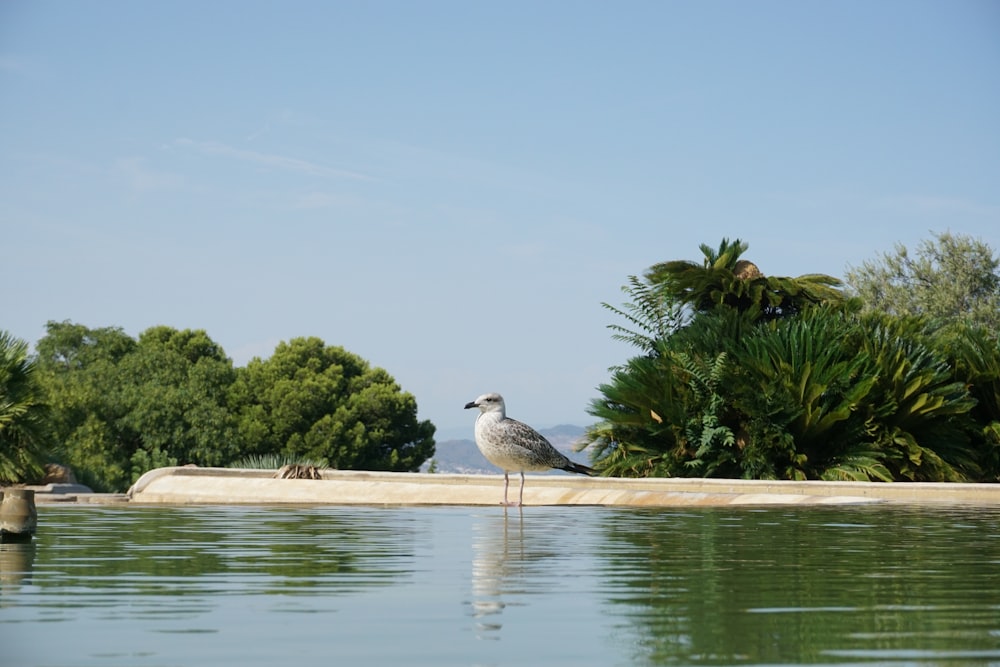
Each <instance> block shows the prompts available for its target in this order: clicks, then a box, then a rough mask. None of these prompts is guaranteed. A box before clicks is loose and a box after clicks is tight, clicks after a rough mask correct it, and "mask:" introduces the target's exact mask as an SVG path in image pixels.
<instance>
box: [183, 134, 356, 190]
mask: <svg viewBox="0 0 1000 667" xmlns="http://www.w3.org/2000/svg"><path fill="white" fill-rule="evenodd" d="M173 145H174V146H177V147H180V148H184V149H187V150H193V151H195V152H198V153H201V154H202V155H208V156H211V157H224V158H230V159H233V160H239V161H241V162H248V163H251V164H258V165H262V166H265V167H269V168H271V169H278V170H281V171H295V172H299V173H303V174H309V175H310V176H321V177H324V178H349V179H354V180H363V181H366V180H371V177H370V176H368V175H367V174H362V173H360V172H356V171H348V170H345V169H334V168H332V167H327V166H326V165H322V164H317V163H315V162H310V161H308V160H301V159H299V158H294V157H288V156H286V155H275V154H272V153H260V152H258V151H251V150H247V149H245V148H236V147H235V146H229V145H227V144H224V143H221V142H218V141H194V140H192V139H183V138H182V139H177V140H175V141H174V143H173Z"/></svg>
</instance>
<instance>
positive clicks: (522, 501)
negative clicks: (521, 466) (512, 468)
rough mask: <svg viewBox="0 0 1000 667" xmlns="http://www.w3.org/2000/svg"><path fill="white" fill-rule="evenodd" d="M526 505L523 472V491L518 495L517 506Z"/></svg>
mask: <svg viewBox="0 0 1000 667" xmlns="http://www.w3.org/2000/svg"><path fill="white" fill-rule="evenodd" d="M523 504H524V471H523V470H522V471H521V490H520V492H519V493H518V494H517V506H518V507H520V506H521V505H523Z"/></svg>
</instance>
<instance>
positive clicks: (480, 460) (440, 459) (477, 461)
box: [420, 424, 589, 475]
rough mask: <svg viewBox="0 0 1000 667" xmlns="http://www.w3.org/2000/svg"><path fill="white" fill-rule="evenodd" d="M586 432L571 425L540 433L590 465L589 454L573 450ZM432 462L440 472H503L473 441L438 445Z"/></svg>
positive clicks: (571, 455) (464, 440) (428, 463)
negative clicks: (480, 451)
mask: <svg viewBox="0 0 1000 667" xmlns="http://www.w3.org/2000/svg"><path fill="white" fill-rule="evenodd" d="M586 431H587V430H586V429H585V428H583V427H582V426H573V425H572V424H560V425H559V426H553V427H552V428H546V429H539V430H538V432H539V433H541V434H542V435H544V436H545V437H546V438H547V439H548V441H549V442H551V443H552V446H553V447H555V448H556V449H558V450H559V451H560V452H562V453H563V454H565V455H566V456H568V457H569V458H571V459H573V460H574V461H579V462H580V463H589V461H588V459H587V454H586V452H577V451H574V447H575V445H576V444H577V443H578V442H579V441H580V439H581V438H583V436H584V434H585V433H586ZM431 460H433V461H434V464H435V466H436V469H437V472H441V473H459V474H488V475H496V474H498V473H499V472H500V470H499V469H498V468H497V467H496V466H494V465H493V464H491V463H490V462H489V461H487V460H486V459H485V458H484V457H483V455H482V454H480V453H479V448H478V447H476V441H475V440H473V439H471V438H463V439H459V440H445V441H443V442H438V443H437V444H436V447H435V451H434V457H433V458H432V459H431ZM429 467H430V461H428V462H426V463H424V465H423V466H422V467H421V468H420V470H421V471H422V472H427V469H428V468H429Z"/></svg>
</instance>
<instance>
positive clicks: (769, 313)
mask: <svg viewBox="0 0 1000 667" xmlns="http://www.w3.org/2000/svg"><path fill="white" fill-rule="evenodd" d="M749 247H750V246H749V244H747V243H746V242H744V241H741V240H740V239H736V240H735V241H730V240H729V239H722V243H720V244H719V247H718V249H714V248H712V247H710V246H708V245H706V244H702V245H701V246H700V248H701V252H702V254H703V255H704V259H703V261H702V264H701V265H698V264H697V263H696V262H692V261H688V260H674V261H669V262H661V263H659V264H654V265H653V266H652V267H651V268H650V269H649V270H648V271H647V272H646V280H648V281H649V282H650V283H651V284H652V285H656V286H658V287H659V288H660V290H662V291H663V292H664V295H665V297H666V298H667V299H668V300H670V301H674V302H677V303H680V304H683V305H685V306H687V307H689V308H691V309H693V310H694V311H695V312H698V313H705V312H709V311H711V310H713V309H715V308H717V307H719V306H728V307H730V308H735V309H736V310H738V311H739V312H749V313H751V314H752V315H754V316H755V318H760V319H763V320H765V321H767V320H774V319H778V318H782V317H788V316H791V315H795V314H797V313H799V312H801V311H802V310H803V309H804V308H806V307H808V306H811V305H815V304H819V303H831V302H833V303H839V302H843V301H844V300H845V296H844V293H843V292H842V291H841V290H839V289H837V288H839V287H840V285H841V284H842V283H841V282H840V281H839V280H838V279H836V278H834V277H833V276H828V275H825V274H822V273H810V274H806V275H802V276H799V277H797V278H788V277H774V276H772V277H768V276H765V275H764V274H763V273H761V271H760V269H758V268H757V265H756V264H754V263H753V262H750V261H748V260H745V259H741V257H742V255H743V253H744V252H746V251H747V249H748V248H749Z"/></svg>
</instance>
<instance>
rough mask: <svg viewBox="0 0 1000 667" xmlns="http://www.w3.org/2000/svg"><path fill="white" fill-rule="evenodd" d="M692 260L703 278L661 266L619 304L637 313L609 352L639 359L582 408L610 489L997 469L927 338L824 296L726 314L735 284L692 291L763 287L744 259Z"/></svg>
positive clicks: (952, 475)
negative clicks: (625, 348) (623, 482)
mask: <svg viewBox="0 0 1000 667" xmlns="http://www.w3.org/2000/svg"><path fill="white" fill-rule="evenodd" d="M702 250H703V252H705V255H706V266H705V267H696V268H697V271H695V270H694V269H692V268H691V266H690V265H686V268H685V267H682V266H681V264H682V263H666V264H662V265H657V266H658V267H659V268H657V267H654V270H651V272H650V274H647V278H646V283H645V284H641V285H640V284H638V283H636V282H633V284H632V286H631V288H628V289H627V290H626V291H628V292H629V293H630V294H633V295H637V296H638V297H639V298H640V299H642V300H643V303H636V304H633V305H632V306H631V307H625V308H623V309H612V310H613V311H614V312H616V313H618V314H620V315H622V314H624V315H627V317H626V319H627V320H628V323H629V325H630V328H626V327H618V326H615V327H612V328H613V329H614V330H615V331H616V336H617V337H618V338H619V339H621V340H626V341H628V342H630V343H632V344H633V345H636V346H637V347H638V348H639V349H640V350H641V351H642V355H641V356H638V357H635V358H633V359H630V360H629V362H628V363H626V364H624V365H622V366H619V367H617V368H615V369H613V371H614V372H613V376H612V379H611V381H610V382H609V383H608V384H606V385H603V386H602V387H600V391H601V393H602V394H603V398H601V399H598V400H595V401H593V403H592V405H591V414H593V415H594V416H596V417H598V418H599V420H600V422H599V423H598V424H597V425H596V426H595V427H593V428H592V429H591V430H590V432H589V436H588V443H589V444H592V445H594V447H593V449H592V451H593V452H594V455H593V457H594V464H595V466H597V467H598V468H600V469H602V470H603V471H604V472H605V474H612V475H630V476H719V477H743V478H756V479H827V480H875V481H891V480H938V481H957V480H965V479H977V478H980V476H981V472H980V470H981V469H984V468H985V469H989V465H985V466H984V465H983V461H984V460H986V461H987V463H989V461H992V463H991V464H990V465H992V466H993V468H992V469H994V470H996V469H997V468H998V467H1000V466H998V465H997V459H998V458H1000V457H998V456H996V453H997V450H995V449H994V450H991V451H992V454H993V455H994V457H993V459H989V457H988V456H983V455H979V454H977V453H976V452H975V450H974V449H970V446H969V443H970V438H969V436H970V434H972V433H974V432H975V429H974V428H973V424H974V422H973V420H972V419H971V417H970V410H971V409H972V408H973V406H974V405H975V404H976V401H975V399H974V398H973V397H972V396H971V395H970V393H969V391H968V388H967V386H966V384H965V383H963V382H962V381H959V380H957V379H956V377H955V374H954V369H953V368H952V367H951V366H950V365H949V364H948V363H947V361H946V359H945V355H944V354H943V353H942V352H941V350H940V349H938V348H937V347H936V346H935V344H934V343H935V341H938V340H939V338H938V337H937V333H936V331H935V330H934V329H933V328H932V327H931V326H930V325H929V324H927V323H926V322H923V321H921V320H902V319H899V318H891V317H877V316H874V315H867V316H863V317H862V316H859V315H858V314H857V312H856V311H855V310H854V306H853V304H850V303H848V302H846V301H845V300H844V299H843V298H841V296H840V295H839V292H838V293H837V295H836V296H835V298H830V299H827V300H823V299H822V298H821V295H822V294H823V289H819V290H810V289H802V290H799V291H797V292H795V293H794V294H793V293H792V292H791V291H788V292H787V294H786V295H790V296H795V295H798V297H801V296H802V295H803V294H808V295H809V296H808V298H804V299H799V300H797V301H794V302H793V305H792V306H791V307H789V306H788V305H787V303H786V302H780V301H779V302H772V301H770V300H769V297H768V295H769V294H771V295H773V294H775V293H776V291H775V290H773V289H771V288H773V287H774V286H775V285H777V284H778V283H776V282H770V283H767V284H766V285H763V284H762V285H763V287H762V289H761V290H760V291H759V292H753V291H752V290H751V291H747V290H746V289H745V286H739V285H737V287H738V288H739V290H743V291H738V290H737V292H738V293H735V296H733V298H729V296H727V295H730V296H732V295H733V294H734V292H727V287H726V285H728V284H730V283H729V282H725V281H723V282H716V283H712V286H711V287H710V288H708V289H704V288H705V285H707V284H709V283H711V281H710V280H709V281H708V282H706V283H704V284H702V285H701V287H697V285H696V284H695V281H694V277H695V276H696V275H701V276H702V277H705V276H708V277H709V278H712V279H713V280H714V279H715V278H720V277H722V278H725V279H726V281H728V280H729V278H730V276H732V278H733V280H735V281H736V282H737V283H738V282H739V281H741V280H743V281H749V282H753V281H755V280H763V277H761V276H757V277H747V278H737V277H736V274H737V273H738V271H733V269H734V268H735V262H737V261H740V260H738V257H739V255H740V253H742V251H743V250H745V244H742V243H740V242H736V243H735V244H729V243H728V242H726V241H723V244H722V245H721V246H720V249H719V251H718V252H714V251H712V250H711V249H708V248H706V247H705V246H703V247H702ZM670 266H672V267H674V268H676V269H682V268H683V271H680V270H678V271H674V272H671V271H673V269H671V268H670ZM657 272H658V273H657ZM698 272H701V273H700V274H699V273H698ZM725 272H728V274H726V273H725ZM654 274H655V275H656V276H658V278H654ZM665 276H666V277H665ZM713 276H714V278H713ZM689 278H690V279H691V280H690V281H689ZM654 279H660V280H662V282H660V283H654V282H653V281H654ZM776 280H781V281H795V280H798V279H776ZM685 281H688V282H685ZM806 282H808V281H806ZM732 284H733V285H736V283H732ZM818 284H819V285H821V286H825V287H830V286H831V284H832V283H830V282H829V281H826V280H821V281H819V283H818ZM684 285H687V286H688V287H690V289H688V288H684V289H681V288H682V287H683V286H684ZM825 287H824V288H825ZM830 289H832V287H830ZM699 290H700V292H699ZM769 290H770V291H769ZM699 293H700V294H701V296H697V294H699ZM755 294H759V295H763V301H753V299H755V298H756V296H754V295H755ZM748 295H749V298H750V301H749V302H748V301H746V298H747V297H748ZM798 297H796V298H798ZM776 303H777V304H778V305H777V306H775V304H776ZM748 304H749V305H748ZM678 312H685V313H686V314H687V319H682V318H679V317H676V314H677V313H678ZM668 317H669V318H671V319H668ZM635 329H638V332H636V331H635ZM970 345H972V343H970ZM973 347H975V346H973ZM975 349H976V350H978V356H977V355H975V354H972V352H969V353H968V356H969V359H970V361H969V364H970V365H969V368H970V370H969V371H968V374H969V375H970V377H972V376H975V377H977V378H980V379H982V378H983V376H984V375H987V374H988V373H989V372H990V370H989V369H990V368H991V366H990V365H989V363H991V362H989V361H988V360H990V359H993V360H994V361H996V360H997V358H1000V357H997V358H994V357H993V356H991V354H990V353H989V350H992V348H989V347H988V346H987V351H986V353H984V352H983V350H981V349H979V348H978V347H977V348H975ZM972 368H976V369H982V370H981V371H979V370H976V371H973V370H972ZM981 390H982V391H983V392H989V391H994V392H995V391H996V387H995V386H991V385H990V384H989V382H987V381H985V380H984V381H983V382H982V384H981ZM997 432H998V433H1000V428H998V430H997Z"/></svg>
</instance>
